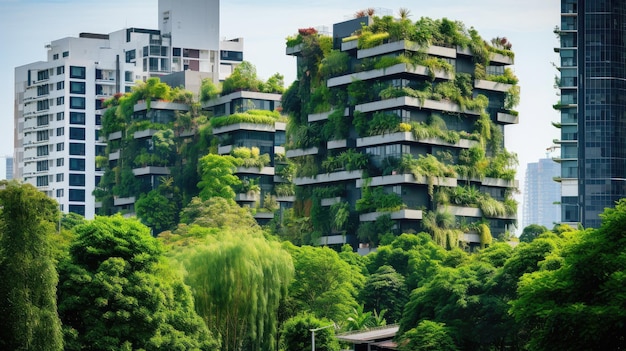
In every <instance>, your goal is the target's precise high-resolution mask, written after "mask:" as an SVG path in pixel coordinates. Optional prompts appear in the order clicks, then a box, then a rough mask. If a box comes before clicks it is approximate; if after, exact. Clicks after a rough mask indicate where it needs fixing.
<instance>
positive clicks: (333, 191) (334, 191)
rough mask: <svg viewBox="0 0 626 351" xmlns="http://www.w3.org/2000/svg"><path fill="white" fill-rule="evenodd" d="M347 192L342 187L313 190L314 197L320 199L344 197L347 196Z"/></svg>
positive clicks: (319, 187)
mask: <svg viewBox="0 0 626 351" xmlns="http://www.w3.org/2000/svg"><path fill="white" fill-rule="evenodd" d="M345 192H346V189H345V188H344V187H342V186H340V185H327V186H317V187H315V188H314V189H313V195H315V196H317V197H318V198H320V199H328V198H332V197H342V196H344V195H345Z"/></svg>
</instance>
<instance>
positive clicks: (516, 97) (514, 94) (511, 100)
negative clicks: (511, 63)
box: [504, 85, 520, 110]
mask: <svg viewBox="0 0 626 351" xmlns="http://www.w3.org/2000/svg"><path fill="white" fill-rule="evenodd" d="M519 102H520V89H519V86H517V85H514V86H512V87H511V88H510V89H509V90H507V91H506V93H505V94H504V108H505V109H507V110H512V109H513V108H515V106H517V105H519Z"/></svg>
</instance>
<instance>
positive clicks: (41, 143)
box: [14, 0, 243, 218]
mask: <svg viewBox="0 0 626 351" xmlns="http://www.w3.org/2000/svg"><path fill="white" fill-rule="evenodd" d="M219 5H220V2H219V0H185V1H173V0H159V1H158V6H159V29H158V30H157V29H141V28H126V29H122V30H118V31H116V32H112V33H109V34H94V33H81V34H80V35H79V37H78V38H74V37H68V38H62V39H58V40H54V41H52V42H51V43H50V44H48V45H46V48H47V51H48V55H47V60H46V61H40V62H34V63H30V64H26V65H24V66H20V67H17V68H16V69H15V106H16V108H15V113H14V123H15V132H14V133H15V145H14V157H15V163H14V165H15V173H14V174H15V177H16V178H17V179H21V180H23V181H24V182H26V183H30V184H33V185H35V186H36V187H37V188H38V189H40V190H41V191H44V192H46V193H47V194H48V195H49V196H51V197H54V198H56V199H57V200H58V201H59V203H60V205H61V209H62V211H63V212H74V213H78V214H81V215H84V216H85V217H87V218H92V217H93V216H94V214H95V209H96V207H98V204H97V203H96V202H95V199H94V196H93V195H92V192H93V190H94V189H95V187H96V185H97V184H98V183H99V181H100V178H101V176H102V174H103V172H102V170H101V168H99V166H98V165H96V157H97V156H107V155H105V152H106V140H104V138H102V137H101V136H100V133H99V132H100V128H101V127H100V126H101V122H102V121H101V116H102V113H101V108H102V102H103V101H104V100H106V99H108V98H110V97H112V96H113V95H114V94H116V93H124V92H128V91H130V90H131V88H132V87H133V86H134V85H135V84H136V82H137V81H142V80H143V81H145V80H146V79H147V78H149V77H155V76H157V77H160V76H164V75H167V74H170V73H172V72H181V73H183V71H187V70H190V71H197V72H205V73H207V75H208V77H210V78H212V79H213V81H215V82H217V81H219V80H220V79H223V77H224V76H226V75H228V74H230V72H231V71H232V66H233V65H236V64H237V63H238V62H240V61H241V60H243V53H242V52H243V41H242V40H239V39H235V40H229V41H220V36H219ZM222 47H223V50H221V48H222ZM197 85H198V86H199V83H198V84H197Z"/></svg>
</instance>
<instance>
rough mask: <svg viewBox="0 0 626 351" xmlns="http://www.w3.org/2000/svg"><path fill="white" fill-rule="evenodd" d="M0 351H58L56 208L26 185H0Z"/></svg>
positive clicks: (54, 203)
mask: <svg viewBox="0 0 626 351" xmlns="http://www.w3.org/2000/svg"><path fill="white" fill-rule="evenodd" d="M0 206H1V208H2V210H1V212H0V281H1V282H2V283H1V284H0V301H2V303H0V316H2V317H1V318H0V348H1V349H3V350H44V351H46V350H62V349H63V335H62V332H61V321H60V320H59V316H58V314H57V302H56V285H57V280H58V276H57V272H56V269H55V267H54V260H53V253H52V248H51V243H50V241H51V240H54V239H53V237H52V236H53V235H57V234H56V232H57V230H56V223H57V220H58V216H59V213H58V205H57V203H56V202H55V201H53V200H51V199H50V198H49V197H47V196H46V195H45V194H44V193H43V192H40V191H38V190H37V189H36V188H35V187H34V186H32V185H29V184H24V185H21V184H18V183H17V182H7V181H2V182H0Z"/></svg>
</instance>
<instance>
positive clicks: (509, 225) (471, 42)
mask: <svg viewBox="0 0 626 351" xmlns="http://www.w3.org/2000/svg"><path fill="white" fill-rule="evenodd" d="M422 26H424V27H422ZM424 28H428V29H427V30H425V29H424ZM464 28H465V26H464V25H462V24H461V23H458V22H454V21H450V20H447V19H442V20H432V19H428V18H422V19H421V20H419V21H417V22H416V23H415V22H413V21H410V20H409V19H407V18H398V19H394V18H392V17H391V16H383V17H369V16H364V17H360V18H355V19H353V20H349V21H345V22H342V23H337V24H335V25H334V27H333V35H332V37H326V36H324V35H322V34H320V33H318V32H317V31H316V30H315V29H313V28H305V29H301V30H299V33H298V35H296V36H293V37H290V38H288V40H287V49H286V52H287V54H288V55H293V56H295V57H297V64H298V70H297V71H298V73H299V76H298V81H297V82H296V83H297V84H293V85H292V86H291V88H290V89H289V90H288V91H286V92H285V93H284V95H283V96H284V98H283V109H284V111H285V112H286V113H288V114H289V115H290V116H291V117H292V119H291V121H290V128H288V133H287V144H286V145H287V146H286V149H287V151H286V155H287V157H288V158H290V159H291V160H293V161H294V162H296V163H297V164H298V172H297V175H296V178H295V179H294V183H295V184H296V186H297V189H296V199H295V202H294V211H295V212H296V213H297V215H299V216H302V217H304V218H307V217H308V220H309V222H308V223H310V225H311V226H312V228H313V232H314V233H315V234H316V236H317V237H318V238H320V239H319V241H318V243H321V244H328V245H332V244H336V245H341V244H343V243H346V242H348V243H350V244H353V245H355V244H357V243H358V246H359V247H360V248H363V249H364V250H363V251H366V250H367V247H369V248H371V247H372V245H377V244H378V243H379V242H381V241H382V240H388V236H389V235H392V234H400V233H406V232H421V231H427V232H430V233H431V235H432V236H433V237H434V238H435V240H436V241H437V242H438V243H440V244H441V245H443V246H456V245H457V244H458V243H459V242H462V243H465V245H467V246H469V247H472V246H475V245H484V244H487V243H488V242H489V240H490V239H491V235H493V237H496V236H498V235H500V234H504V233H505V232H507V231H511V230H513V226H514V223H515V222H516V212H517V204H516V202H515V200H513V198H512V194H513V193H514V192H515V189H516V187H517V182H516V180H515V179H514V176H515V170H514V169H512V165H513V164H514V160H515V155H514V154H511V153H509V152H507V151H506V150H505V149H504V127H505V126H506V125H510V124H514V123H517V122H518V117H517V113H516V112H515V111H513V110H512V108H513V107H514V105H515V104H516V101H517V99H518V98H519V88H518V87H517V85H516V84H517V78H516V77H515V75H514V74H513V71H512V69H511V68H510V66H511V65H512V64H513V53H512V52H511V51H510V45H509V44H508V42H507V40H506V39H504V38H496V39H494V40H493V41H491V43H492V44H493V45H490V44H487V42H486V41H485V40H483V39H482V38H481V37H480V35H479V34H478V33H476V32H475V31H474V30H470V31H469V32H467V31H465V30H464ZM426 32H428V34H425V35H421V34H420V33H426ZM331 47H332V49H333V50H330V48H331ZM488 229H489V231H488ZM488 234H491V235H488Z"/></svg>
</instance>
